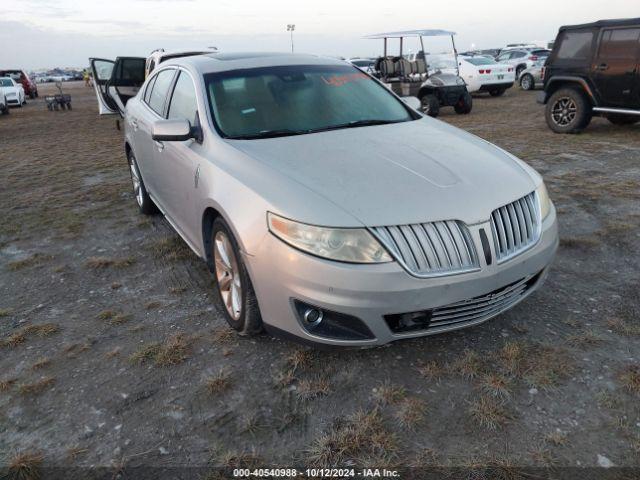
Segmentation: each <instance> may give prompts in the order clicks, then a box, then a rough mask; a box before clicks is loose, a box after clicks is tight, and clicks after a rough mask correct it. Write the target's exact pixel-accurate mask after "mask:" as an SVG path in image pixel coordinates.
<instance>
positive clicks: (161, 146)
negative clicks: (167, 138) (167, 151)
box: [154, 140, 164, 152]
mask: <svg viewBox="0 0 640 480" xmlns="http://www.w3.org/2000/svg"><path fill="white" fill-rule="evenodd" d="M154 143H155V144H156V148H157V149H158V151H159V152H161V151H162V150H164V143H162V142H159V141H157V140H154Z"/></svg>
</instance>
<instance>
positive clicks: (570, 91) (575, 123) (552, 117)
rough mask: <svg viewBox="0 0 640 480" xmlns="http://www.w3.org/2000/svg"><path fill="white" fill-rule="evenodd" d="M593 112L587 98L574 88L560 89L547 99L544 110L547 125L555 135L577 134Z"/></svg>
mask: <svg viewBox="0 0 640 480" xmlns="http://www.w3.org/2000/svg"><path fill="white" fill-rule="evenodd" d="M592 116H593V112H592V110H591V102H590V101H589V99H588V98H587V96H586V95H585V94H584V93H583V92H581V91H580V90H578V89H576V88H561V89H560V90H558V91H557V92H555V93H554V94H553V95H551V98H549V101H548V102H547V107H546V109H545V119H546V121H547V125H548V126H549V128H550V129H551V130H553V131H554V132H556V133H579V132H581V131H582V130H584V129H585V128H586V127H587V125H589V122H590V121H591V117H592Z"/></svg>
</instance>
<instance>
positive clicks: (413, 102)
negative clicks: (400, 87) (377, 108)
mask: <svg viewBox="0 0 640 480" xmlns="http://www.w3.org/2000/svg"><path fill="white" fill-rule="evenodd" d="M402 101H403V102H404V103H406V104H407V106H408V107H409V108H413V109H414V110H418V111H420V107H422V103H421V102H420V99H419V98H418V97H402Z"/></svg>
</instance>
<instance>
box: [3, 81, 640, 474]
mask: <svg viewBox="0 0 640 480" xmlns="http://www.w3.org/2000/svg"><path fill="white" fill-rule="evenodd" d="M65 89H66V90H67V91H68V93H70V94H71V95H72V96H73V110H72V111H67V112H48V111H47V110H46V108H45V106H44V99H43V95H44V94H45V93H47V92H50V91H52V90H53V88H52V86H51V85H42V86H41V87H40V93H41V96H40V99H38V100H34V101H29V104H28V105H27V106H25V107H24V108H22V109H16V108H14V109H12V111H11V114H10V115H8V116H0V168H1V169H2V173H1V175H0V218H1V224H0V455H1V456H0V458H1V459H2V460H0V465H4V467H9V468H11V469H12V470H11V471H12V472H16V471H18V470H17V468H18V467H17V465H20V464H21V465H23V466H24V467H25V468H31V469H32V470H31V471H37V470H38V468H42V469H46V468H47V467H51V466H70V465H72V466H77V467H83V468H87V467H104V468H105V469H107V471H109V472H112V473H113V474H117V473H118V472H120V473H122V471H125V472H126V471H127V469H128V468H132V467H136V466H149V465H153V466H162V467H181V466H185V465H187V466H191V467H201V468H202V470H200V472H206V471H207V470H208V469H213V467H216V466H226V467H233V466H237V465H242V466H270V465H279V466H298V467H301V466H319V465H321V466H332V465H339V466H349V465H356V466H357V465H364V466H432V467H452V466H458V467H480V466H483V465H490V466H492V467H494V468H495V469H497V470H496V471H499V472H502V473H514V470H513V469H514V468H515V467H522V466H533V467H540V468H544V469H548V470H546V472H547V473H549V475H551V476H554V475H555V476H556V478H565V473H563V472H568V470H566V468H567V467H597V466H600V467H607V466H612V465H613V466H619V467H635V468H640V343H639V340H640V316H639V313H640V300H639V291H640V255H638V253H639V252H640V228H639V226H640V125H637V126H631V127H614V126H613V125H611V124H609V123H608V122H607V121H606V120H604V119H595V120H594V121H593V123H592V124H591V126H590V127H589V128H588V130H586V131H585V132H584V133H583V134H581V135H572V136H567V135H556V134H553V133H552V132H551V131H550V130H548V129H547V127H546V124H545V122H544V117H543V107H541V106H539V105H537V104H536V102H535V93H530V92H523V91H520V89H519V88H515V87H514V88H513V89H511V90H509V91H508V92H507V93H506V95H505V96H504V97H501V98H489V97H478V98H475V99H474V109H473V112H472V113H471V114H470V115H468V116H457V115H455V114H454V113H453V112H452V111H448V110H449V109H445V110H443V112H442V116H441V119H442V120H444V121H446V122H450V123H452V124H454V125H457V126H459V127H461V128H464V129H466V130H469V131H471V132H473V133H475V134H477V135H479V136H481V137H483V138H485V139H487V140H489V141H491V142H494V143H496V144H497V145H499V146H501V147H503V148H505V149H506V150H508V151H510V152H512V153H513V154H515V155H517V156H519V157H520V158H522V159H524V160H525V161H527V162H528V163H529V164H531V165H532V166H533V167H535V168H536V169H537V170H538V171H539V172H540V173H541V174H542V175H543V176H544V177H545V180H546V182H547V185H548V188H549V191H550V194H551V197H552V199H553V200H554V202H555V204H556V206H557V209H558V212H559V224H560V233H561V244H560V248H559V251H558V255H557V258H556V260H555V263H554V265H553V268H552V270H551V273H550V275H549V278H548V280H547V282H546V284H545V285H544V286H543V288H542V289H541V290H539V291H538V292H536V293H535V294H534V295H532V296H531V297H530V298H529V299H527V300H526V301H524V302H523V303H521V304H520V305H518V306H517V307H516V308H514V309H513V310H511V311H509V312H507V313H505V314H503V315H501V316H499V317H497V318H495V319H493V320H491V321H489V322H487V323H485V324H483V325H480V326H477V327H475V328H471V329H467V330H463V331H460V332H457V333H451V334H444V335H440V336H436V337H428V338H423V339H419V340H410V341H403V342H396V343H394V344H391V345H388V346H385V347H380V348H374V349H369V350H360V351H354V350H350V351H337V352H331V353H327V352H321V351H315V350H309V349H305V348H302V347H299V346H297V345H295V344H293V343H289V342H287V341H283V340H278V339H274V338H271V337H269V336H267V335H262V336H259V337H257V338H244V337H240V336H238V335H236V334H235V333H234V332H232V331H231V330H230V329H229V328H228V327H227V326H226V324H225V321H224V319H223V317H222V315H221V310H220V307H219V306H218V305H217V304H216V301H215V297H214V295H213V293H214V292H213V289H212V277H211V275H210V274H209V272H208V270H207V269H206V267H205V265H204V264H203V263H202V262H201V261H200V260H198V259H197V258H196V257H195V255H194V254H193V253H191V251H190V250H188V248H187V247H186V246H184V245H183V244H182V242H181V241H180V240H179V239H178V237H177V235H176V234H174V233H173V231H172V229H171V227H170V226H169V225H168V223H167V222H166V221H164V220H163V219H162V218H161V217H160V216H156V217H151V218H145V217H144V216H141V215H140V214H138V212H137V209H136V207H135V202H134V198H133V195H132V193H131V188H130V180H129V174H128V171H127V167H126V163H125V158H124V155H123V147H122V134H121V132H119V131H117V130H116V128H115V120H114V118H113V117H107V118H105V117H99V116H98V114H97V105H96V101H95V97H94V95H93V91H92V90H91V89H88V88H86V87H84V85H82V84H81V83H76V84H66V85H65ZM21 462H22V463H21ZM41 471H42V470H41ZM585 471H587V470H585ZM599 471H600V472H602V471H603V470H599ZM609 471H611V470H609ZM213 475H215V474H212V478H213ZM487 475H490V474H487ZM1 476H2V467H0V477H1ZM43 478H49V477H47V476H45V477H43ZM67 478H71V477H67ZM126 478H142V477H141V476H135V475H134V476H129V477H126ZM170 478H183V477H178V476H177V474H176V476H173V477H170ZM184 478H187V477H184ZM188 478H192V477H188ZM475 478H482V477H475ZM629 478H631V477H629ZM636 478H637V477H636Z"/></svg>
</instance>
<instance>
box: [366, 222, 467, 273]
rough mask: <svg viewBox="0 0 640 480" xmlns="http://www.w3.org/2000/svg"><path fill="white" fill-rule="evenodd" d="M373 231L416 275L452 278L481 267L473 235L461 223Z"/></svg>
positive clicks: (373, 229)
mask: <svg viewBox="0 0 640 480" xmlns="http://www.w3.org/2000/svg"><path fill="white" fill-rule="evenodd" d="M371 230H372V231H373V233H374V234H375V235H376V237H377V238H378V239H379V240H380V241H381V242H382V244H383V245H384V246H385V247H386V248H387V249H388V250H389V252H390V253H391V254H392V255H393V256H394V257H395V259H396V260H397V261H398V262H399V263H400V264H401V265H402V266H403V267H404V268H405V269H407V270H408V271H409V272H410V273H412V274H414V275H417V276H424V277H427V276H436V275H449V274H452V273H460V272H467V271H469V270H475V269H477V268H479V263H478V255H477V254H476V249H475V246H474V244H473V240H472V238H471V234H470V233H469V230H468V229H467V227H466V225H465V224H464V223H462V222H458V221H455V220H448V221H443V222H430V223H417V224H414V225H399V226H393V227H375V228H372V229H371Z"/></svg>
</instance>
